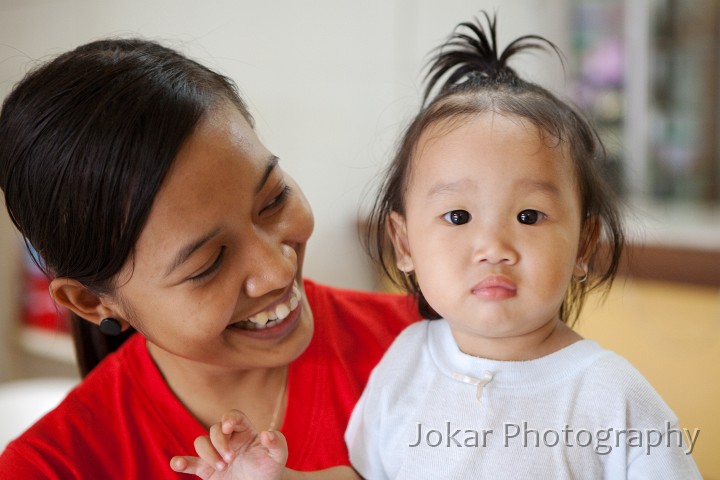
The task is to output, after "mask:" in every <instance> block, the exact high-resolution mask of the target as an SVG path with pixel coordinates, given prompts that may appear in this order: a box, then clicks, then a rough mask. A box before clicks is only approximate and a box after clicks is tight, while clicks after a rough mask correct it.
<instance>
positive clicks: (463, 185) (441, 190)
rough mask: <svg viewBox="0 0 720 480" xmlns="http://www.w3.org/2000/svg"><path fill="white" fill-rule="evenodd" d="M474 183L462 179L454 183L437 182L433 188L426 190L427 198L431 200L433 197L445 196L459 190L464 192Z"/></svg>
mask: <svg viewBox="0 0 720 480" xmlns="http://www.w3.org/2000/svg"><path fill="white" fill-rule="evenodd" d="M474 185H475V184H474V183H473V182H471V181H470V180H468V179H466V178H464V179H461V180H456V181H454V182H438V183H435V184H433V186H432V187H431V188H430V190H428V193H427V197H428V198H433V197H439V196H442V195H447V194H448V193H456V192H459V191H461V190H466V189H468V188H473V187H474Z"/></svg>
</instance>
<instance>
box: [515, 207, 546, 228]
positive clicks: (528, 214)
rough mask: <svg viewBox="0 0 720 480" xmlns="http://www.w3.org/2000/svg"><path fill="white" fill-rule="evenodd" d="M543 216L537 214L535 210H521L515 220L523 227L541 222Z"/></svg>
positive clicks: (539, 213) (540, 213) (542, 214)
mask: <svg viewBox="0 0 720 480" xmlns="http://www.w3.org/2000/svg"><path fill="white" fill-rule="evenodd" d="M544 216H545V214H544V213H542V212H538V211H537V210H523V211H522V212H520V213H518V215H517V220H518V222H520V223H522V224H523V225H535V224H536V223H537V222H539V221H540V220H542V219H543V217H544Z"/></svg>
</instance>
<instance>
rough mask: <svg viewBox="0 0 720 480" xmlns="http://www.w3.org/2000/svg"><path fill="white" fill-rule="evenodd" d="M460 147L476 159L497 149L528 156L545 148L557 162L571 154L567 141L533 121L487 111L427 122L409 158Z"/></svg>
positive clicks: (441, 152) (412, 158) (459, 148)
mask: <svg viewBox="0 0 720 480" xmlns="http://www.w3.org/2000/svg"><path fill="white" fill-rule="evenodd" d="M462 149H465V150H467V149H471V150H472V151H473V152H475V153H476V154H477V156H478V158H482V156H483V155H484V154H491V153H493V152H495V151H497V150H502V151H506V152H507V153H515V154H527V155H532V154H533V153H538V152H539V151H540V150H548V152H547V153H550V154H551V156H556V157H558V160H559V161H562V159H564V158H569V156H570V152H569V149H568V148H567V142H564V141H562V140H561V139H560V138H559V137H558V136H557V135H553V134H551V133H550V132H548V131H546V130H544V129H542V128H540V127H539V126H538V125H537V124H536V123H535V122H533V121H532V120H530V119H527V118H524V117H521V116H519V115H514V114H507V113H502V112H494V111H490V112H480V113H472V114H462V115H454V116H450V117H447V118H442V119H438V120H436V121H434V122H432V123H430V124H428V125H427V126H426V127H425V128H424V129H423V131H422V133H421V134H420V135H419V136H418V139H417V142H416V145H415V148H414V149H413V155H412V156H411V159H410V160H411V162H412V161H413V160H417V159H418V158H423V157H425V156H428V155H430V156H432V155H436V154H437V155H440V156H442V155H443V154H444V153H445V152H447V151H448V150H462Z"/></svg>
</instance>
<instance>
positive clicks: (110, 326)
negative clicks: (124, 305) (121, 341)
mask: <svg viewBox="0 0 720 480" xmlns="http://www.w3.org/2000/svg"><path fill="white" fill-rule="evenodd" d="M99 328H100V332H102V333H103V334H104V335H108V336H110V337H115V336H117V335H120V332H121V331H122V325H120V322H118V321H117V320H115V319H114V318H111V317H108V318H103V319H102V320H100V325H99Z"/></svg>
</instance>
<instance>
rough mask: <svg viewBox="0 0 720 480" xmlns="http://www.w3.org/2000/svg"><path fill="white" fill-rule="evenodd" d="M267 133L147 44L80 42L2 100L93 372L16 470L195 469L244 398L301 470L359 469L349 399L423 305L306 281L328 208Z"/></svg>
mask: <svg viewBox="0 0 720 480" xmlns="http://www.w3.org/2000/svg"><path fill="white" fill-rule="evenodd" d="M252 125H253V123H252V117H251V116H250V114H249V112H248V110H247V108H246V106H245V103H244V102H243V101H242V100H241V99H240V98H239V96H238V94H237V91H236V89H235V87H234V85H233V84H232V82H231V81H230V80H228V79H227V78H225V77H223V76H221V75H218V74H216V73H215V72H212V71H210V70H208V69H207V68H205V67H203V66H202V65H200V64H198V63H196V62H194V61H192V60H190V59H188V58H186V57H184V56H182V55H180V54H179V53H177V52H175V51H173V50H170V49H168V48H165V47H163V46H161V45H159V44H156V43H153V42H148V41H142V40H132V39H131V40H102V41H97V42H93V43H90V44H87V45H84V46H81V47H78V48H77V49H75V50H73V51H71V52H67V53H65V54H63V55H60V56H59V57H57V58H56V59H54V60H52V61H51V62H49V63H47V64H45V65H43V66H41V67H40V68H39V69H37V70H35V71H33V72H30V73H29V74H28V75H27V76H26V77H25V78H24V79H23V80H22V81H21V82H20V83H19V84H18V85H17V86H16V87H15V89H14V90H13V91H12V93H11V94H10V95H9V96H8V98H7V99H6V100H5V103H4V105H3V110H2V113H1V114H0V186H1V187H2V189H3V191H4V193H5V202H6V206H7V209H8V212H9V214H10V216H11V218H12V220H13V222H14V223H15V225H16V226H17V228H18V229H19V230H20V232H21V233H22V235H23V236H24V237H25V238H26V240H27V241H28V242H29V244H31V245H32V246H33V247H34V248H35V249H36V250H37V251H38V252H39V254H40V257H41V258H42V265H41V267H42V268H44V269H45V271H46V273H47V274H48V275H49V276H50V277H51V278H52V281H51V284H50V291H51V294H52V296H53V298H54V299H55V301H56V302H57V303H59V304H61V305H63V306H65V307H67V308H69V309H70V311H71V312H72V313H73V317H74V318H73V321H74V326H73V328H74V337H75V343H76V350H77V357H78V361H79V365H80V368H81V373H82V374H83V376H85V378H84V380H83V382H81V384H80V385H79V386H78V387H77V388H76V389H75V390H73V391H72V392H71V393H70V394H69V395H68V397H67V398H66V399H65V401H64V402H63V403H62V404H61V405H60V406H59V407H58V408H57V409H56V410H54V411H52V412H51V413H49V414H48V415H47V416H45V417H44V418H43V419H41V420H40V421H39V422H38V423H37V424H36V425H34V426H33V427H31V429H30V430H28V431H27V432H26V433H25V434H24V435H23V436H21V437H20V438H19V439H17V440H16V441H14V442H13V443H11V444H10V445H8V447H7V449H6V450H5V452H4V453H3V454H2V456H0V472H3V476H8V477H9V478H100V477H101V478H115V477H117V478H170V477H173V476H175V475H177V476H179V477H180V478H183V476H182V475H179V474H176V473H175V472H173V471H172V470H170V467H169V459H170V457H171V456H173V455H177V454H185V455H189V454H192V453H193V441H194V439H195V438H196V437H198V436H199V435H201V434H203V433H204V432H205V431H206V430H207V428H208V426H209V425H210V424H212V423H214V422H215V421H216V420H217V419H218V418H220V416H221V415H222V413H224V412H226V411H228V410H230V409H238V410H241V411H243V412H245V414H246V415H247V416H248V418H249V419H250V420H251V421H252V423H253V424H255V425H257V426H266V427H268V428H271V429H272V428H277V429H280V430H281V431H282V432H283V433H284V434H285V436H286V437H287V439H288V441H289V442H291V444H292V445H293V446H294V447H293V452H292V456H291V457H290V458H289V460H288V466H289V467H291V468H295V469H300V470H306V469H321V468H328V467H332V466H334V465H347V464H348V459H347V452H346V450H345V446H344V442H343V439H342V435H343V432H344V429H345V426H346V423H347V419H348V417H349V414H350V412H351V410H352V407H353V406H354V404H355V401H356V400H357V398H358V397H359V395H360V393H361V391H362V388H363V386H364V384H365V382H366V380H367V377H368V374H369V372H370V370H371V369H372V367H373V366H374V365H375V364H376V363H377V361H378V360H379V358H380V356H381V355H382V353H383V352H384V350H385V348H386V347H387V346H388V345H389V343H390V341H391V340H392V339H393V338H394V336H395V335H396V334H397V333H398V332H399V331H400V330H401V329H402V328H404V327H405V326H406V325H407V324H408V323H410V322H411V321H412V320H414V319H415V318H416V317H417V314H416V313H414V312H413V311H412V310H413V307H412V303H411V302H409V301H407V299H406V298H405V297H396V296H391V295H380V294H368V293H360V292H351V291H343V290H335V289H330V288H328V287H325V286H321V285H318V284H316V283H313V282H311V281H308V280H304V279H303V278H302V264H303V257H304V251H305V243H306V242H307V240H308V238H309V236H310V234H311V232H312V229H313V218H312V214H311V212H310V208H309V206H308V204H307V202H306V200H305V198H304V197H303V195H302V193H301V192H300V190H299V188H298V187H297V185H296V184H295V183H294V182H293V180H292V179H291V178H290V177H289V176H288V175H286V174H285V173H284V172H283V171H282V169H281V167H280V164H279V161H278V158H277V157H275V156H274V155H273V154H272V153H271V152H270V151H269V150H268V149H267V148H265V146H264V145H263V144H262V143H261V142H260V141H259V140H258V138H257V136H256V135H255V132H254V131H253V126H252ZM373 319H375V320H373ZM377 319H382V320H381V321H378V320H377Z"/></svg>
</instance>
